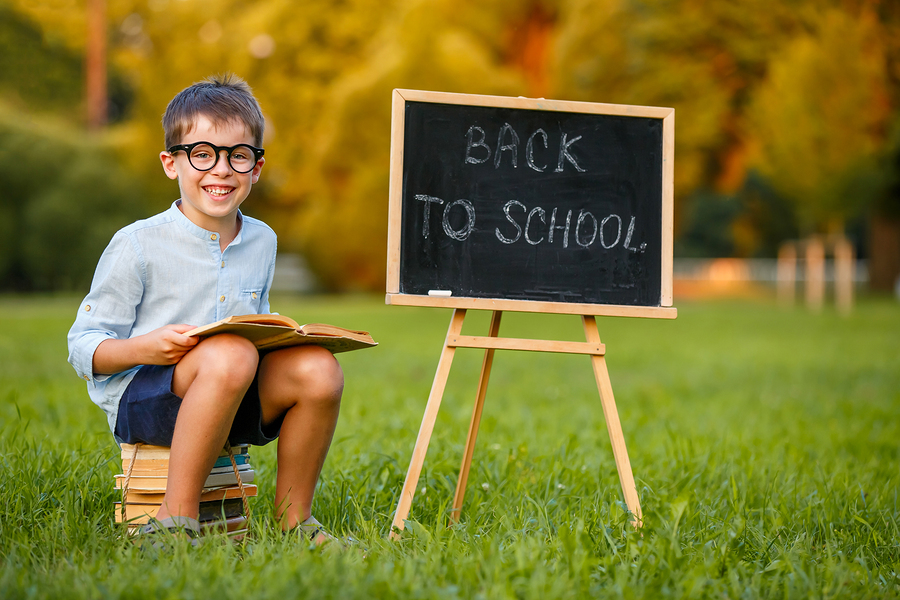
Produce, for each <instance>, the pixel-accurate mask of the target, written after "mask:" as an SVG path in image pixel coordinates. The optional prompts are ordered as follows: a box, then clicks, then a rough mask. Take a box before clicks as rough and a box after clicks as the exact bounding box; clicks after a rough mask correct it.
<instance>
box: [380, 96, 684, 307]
mask: <svg viewBox="0 0 900 600" xmlns="http://www.w3.org/2000/svg"><path fill="white" fill-rule="evenodd" d="M673 119H674V113H673V111H672V109H664V108H655V107H633V106H622V105H609V104H593V103H576V102H560V101H548V100H529V99H524V98H504V97H492V96H473V95H460V94H443V93H435V92H415V91H410V90H395V92H394V112H393V120H394V122H393V134H392V135H393V139H392V164H391V202H390V219H389V222H390V225H389V232H388V238H389V248H388V290H387V291H388V302H390V303H395V304H398V303H403V304H420V305H435V306H457V307H474V308H479V307H481V308H494V309H496V308H498V307H499V306H498V302H500V303H503V306H502V308H504V309H507V310H533V311H540V312H577V313H583V314H629V315H634V316H671V315H666V314H659V313H665V312H666V311H665V310H664V309H665V308H666V307H670V306H671V305H672V293H671V276H672V275H671V253H672V248H671V245H672V244H671V219H672V214H671V213H672V199H671V193H672V186H671V171H672V169H671V166H672V156H671V154H672V146H673V144H672V135H673V130H674V127H673ZM628 307H630V310H629V308H628Z"/></svg>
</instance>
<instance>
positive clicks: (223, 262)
mask: <svg viewBox="0 0 900 600" xmlns="http://www.w3.org/2000/svg"><path fill="white" fill-rule="evenodd" d="M222 268H223V269H224V268H225V261H224V260H223V261H222Z"/></svg>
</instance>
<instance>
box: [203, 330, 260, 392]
mask: <svg viewBox="0 0 900 600" xmlns="http://www.w3.org/2000/svg"><path fill="white" fill-rule="evenodd" d="M196 350H202V352H201V353H200V356H199V358H200V359H201V360H200V364H199V365H198V370H199V372H200V373H204V374H208V375H213V376H215V377H217V378H219V379H220V380H222V381H223V382H230V383H233V384H235V385H237V386H239V387H240V386H244V385H248V384H249V383H250V382H252V381H253V378H254V377H255V376H256V369H257V367H258V366H259V352H258V351H257V349H256V346H254V345H253V342H251V341H249V340H247V339H246V338H243V337H240V336H237V335H228V334H223V335H216V336H212V337H210V338H207V339H205V340H203V341H202V342H200V343H199V344H198V345H197V347H196V348H195V349H194V351H196Z"/></svg>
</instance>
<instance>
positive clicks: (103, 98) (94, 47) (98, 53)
mask: <svg viewBox="0 0 900 600" xmlns="http://www.w3.org/2000/svg"><path fill="white" fill-rule="evenodd" d="M87 11H88V12H87V28H88V35H87V57H86V62H85V88H86V90H85V93H86V96H87V112H88V114H87V120H88V128H89V129H92V130H96V129H100V128H101V127H103V126H104V125H106V118H107V110H106V109H107V103H108V100H107V91H106V2H105V0H88V3H87Z"/></svg>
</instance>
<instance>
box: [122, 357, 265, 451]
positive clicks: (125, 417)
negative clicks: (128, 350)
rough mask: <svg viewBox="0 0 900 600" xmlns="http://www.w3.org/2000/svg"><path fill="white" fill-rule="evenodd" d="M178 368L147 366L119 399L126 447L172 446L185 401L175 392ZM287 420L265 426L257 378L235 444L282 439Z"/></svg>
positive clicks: (238, 418) (234, 431) (237, 422)
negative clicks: (179, 411)
mask: <svg viewBox="0 0 900 600" xmlns="http://www.w3.org/2000/svg"><path fill="white" fill-rule="evenodd" d="M174 373H175V365H165V366H163V365H144V366H142V367H141V368H140V369H138V372H137V374H135V376H134V379H132V380H131V383H129V384H128V387H127V388H125V393H124V394H123V395H122V399H121V400H119V415H118V417H117V419H116V437H117V438H119V440H120V441H122V442H124V443H126V444H134V443H137V442H143V443H145V444H153V445H155V446H171V445H172V434H173V433H174V432H175V419H176V418H177V417H178V409H180V408H181V398H180V397H179V396H176V395H175V394H174V393H172V375H173V374H174ZM282 421H283V419H281V418H279V419H277V420H276V421H275V422H273V423H269V424H268V425H265V426H264V425H263V423H262V407H261V406H260V403H259V386H258V385H257V380H256V379H254V380H253V383H252V384H251V385H250V389H248V390H247V393H246V394H245V395H244V399H243V400H242V401H241V405H240V407H238V411H237V414H236V415H235V417H234V421H233V422H232V424H231V433H229V434H228V441H230V442H231V443H232V444H252V445H254V446H264V445H266V444H268V443H269V442H271V441H272V440H274V439H275V438H277V437H278V432H279V431H280V430H281V423H282Z"/></svg>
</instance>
